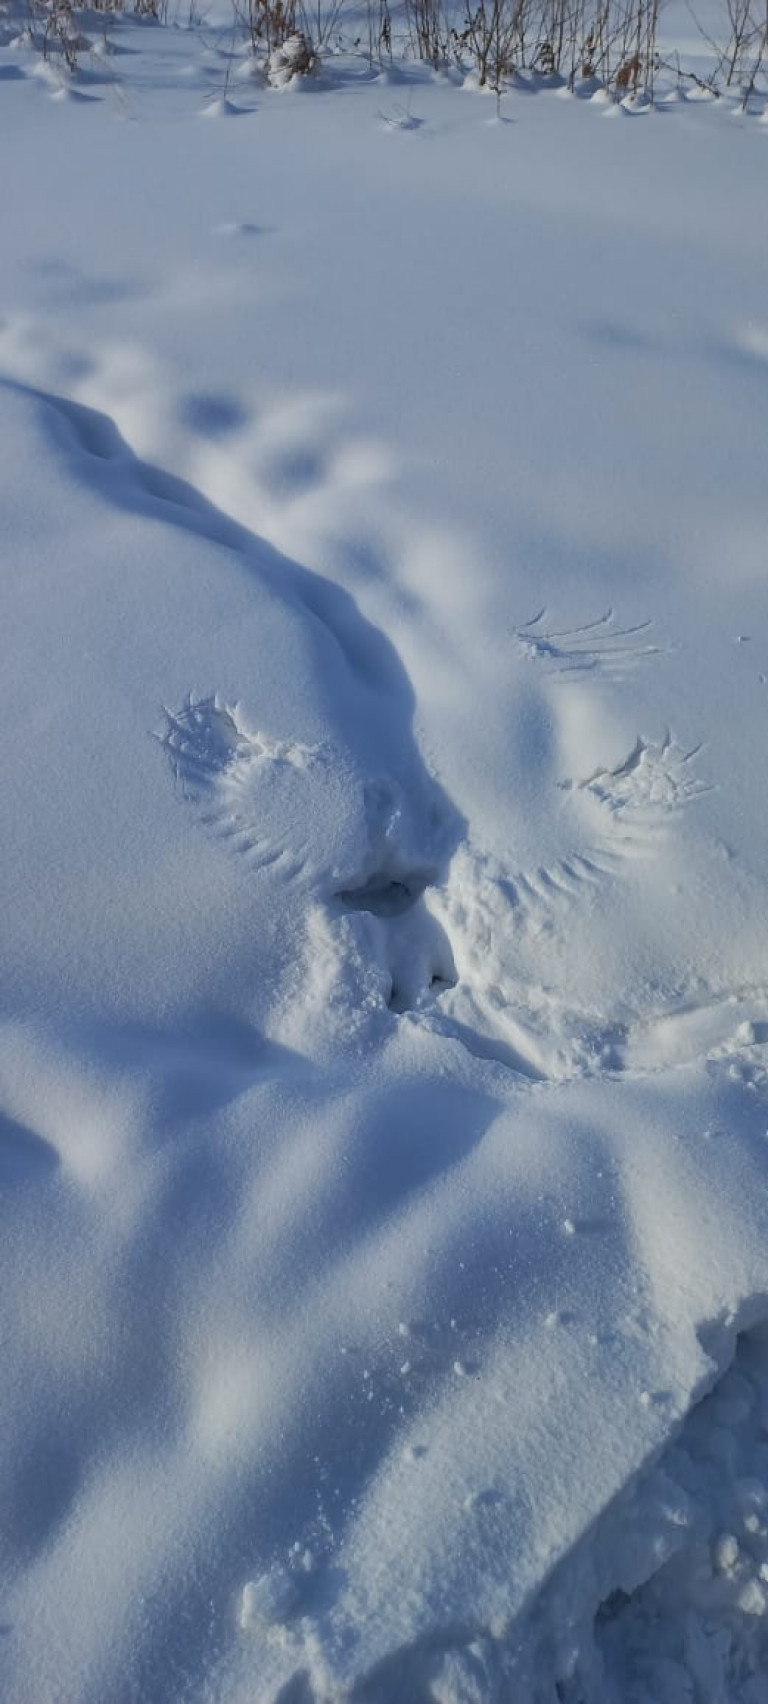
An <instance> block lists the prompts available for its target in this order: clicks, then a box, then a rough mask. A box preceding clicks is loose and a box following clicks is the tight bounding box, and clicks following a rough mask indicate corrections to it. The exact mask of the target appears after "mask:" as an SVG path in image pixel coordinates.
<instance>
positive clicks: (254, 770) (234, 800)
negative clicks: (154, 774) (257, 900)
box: [158, 693, 318, 875]
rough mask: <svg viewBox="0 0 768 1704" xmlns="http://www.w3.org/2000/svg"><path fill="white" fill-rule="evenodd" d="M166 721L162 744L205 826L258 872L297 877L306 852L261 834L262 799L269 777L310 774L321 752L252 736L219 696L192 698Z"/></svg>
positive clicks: (167, 715)
mask: <svg viewBox="0 0 768 1704" xmlns="http://www.w3.org/2000/svg"><path fill="white" fill-rule="evenodd" d="M165 718H166V727H165V732H164V733H162V734H161V735H159V736H158V737H159V739H160V743H161V745H162V746H163V749H164V751H165V753H166V755H167V757H168V759H169V761H170V763H171V767H172V769H173V773H174V776H175V778H176V781H177V782H178V783H179V785H180V787H181V789H182V792H183V794H184V797H185V798H187V799H189V800H191V801H193V802H194V803H196V804H200V805H202V806H203V811H204V815H203V821H204V822H206V823H207V824H209V825H210V826H211V827H213V828H214V829H215V830H217V831H218V833H219V834H221V835H222V836H224V837H227V838H230V839H232V841H233V842H234V843H235V845H236V847H237V849H238V850H239V851H240V852H242V853H243V854H245V855H246V856H248V857H249V858H250V859H251V861H252V862H253V863H255V864H256V865H257V867H259V868H262V869H263V868H266V866H267V865H270V864H279V865H280V866H281V868H282V870H283V872H284V873H285V874H288V875H298V874H299V872H300V871H301V869H303V867H304V864H305V862H306V857H307V846H306V844H302V845H301V846H299V847H290V848H289V847H286V846H280V845H277V846H276V845H274V844H273V843H272V842H271V841H270V839H269V837H267V836H264V835H263V834H262V833H260V832H259V826H258V819H259V793H260V791H261V789H262V788H263V786H264V784H265V780H266V777H267V774H268V773H269V772H270V771H272V772H274V770H275V768H278V769H279V768H281V767H282V768H284V769H287V770H289V771H293V772H294V773H295V772H296V771H302V770H307V769H308V768H309V767H310V766H311V765H312V764H313V763H314V762H315V761H316V760H317V757H318V752H317V749H313V748H311V747H309V746H302V745H298V744H297V743H295V742H292V741H289V740H270V739H268V738H267V737H266V736H265V735H263V734H256V733H252V732H250V731H249V730H247V729H246V728H245V726H244V724H243V723H242V722H241V720H239V717H238V708H237V706H236V705H228V704H225V703H224V701H223V700H222V699H221V698H220V697H219V696H218V694H214V695H213V696H211V697H209V698H195V697H194V696H193V694H192V693H190V695H189V697H188V699H187V701H186V704H184V705H183V707H182V709H181V710H180V711H178V712H176V713H174V712H172V711H170V710H166V711H165Z"/></svg>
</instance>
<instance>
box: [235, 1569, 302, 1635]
mask: <svg viewBox="0 0 768 1704" xmlns="http://www.w3.org/2000/svg"><path fill="white" fill-rule="evenodd" d="M297 1598H298V1587H297V1584H296V1580H295V1578H294V1576H293V1575H292V1574H290V1573H289V1572H288V1570H287V1568H283V1567H281V1566H280V1565H279V1564H277V1563H276V1564H275V1566H274V1567H273V1568H270V1569H269V1570H268V1572H267V1573H266V1574H261V1575H260V1576H259V1578H258V1579H256V1580H249V1581H248V1583H247V1585H245V1586H243V1590H242V1593H241V1596H240V1610H239V1615H238V1620H239V1622H240V1626H241V1627H242V1628H259V1627H272V1626H279V1625H280V1624H281V1623H282V1622H283V1621H285V1620H286V1618H287V1617H288V1616H289V1615H290V1613H291V1610H292V1609H293V1608H294V1607H295V1605H296V1601H297Z"/></svg>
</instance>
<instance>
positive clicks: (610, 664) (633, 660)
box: [515, 608, 668, 680]
mask: <svg viewBox="0 0 768 1704" xmlns="http://www.w3.org/2000/svg"><path fill="white" fill-rule="evenodd" d="M546 616H547V611H546V608H544V609H540V610H539V612H538V615H534V616H533V617H532V618H531V620H530V621H526V622H523V625H522V626H521V627H518V628H516V629H515V637H516V638H517V639H518V641H519V643H520V645H521V646H522V649H523V652H524V654H525V656H527V657H529V658H530V659H531V661H532V662H538V663H543V664H545V666H546V667H547V670H548V672H549V673H550V674H553V675H557V676H562V677H565V678H567V677H568V676H569V675H583V674H601V675H603V676H604V677H606V678H607V679H609V680H622V679H623V678H624V676H625V675H627V674H629V673H630V671H631V670H632V669H635V668H637V667H638V666H639V665H640V664H641V663H644V662H647V661H648V659H649V658H650V657H657V656H660V655H661V654H662V653H663V652H664V651H665V650H667V649H668V647H667V646H664V645H659V644H657V643H655V642H654V641H653V640H652V639H650V638H649V637H648V634H649V632H650V629H651V627H652V625H653V623H652V622H651V621H640V622H638V623H637V624H636V625H635V626H634V627H617V626H616V618H615V615H614V612H613V610H612V609H606V610H604V611H603V614H602V615H599V616H598V617H597V619H596V620H595V621H588V622H586V623H585V625H584V626H583V627H572V628H562V629H560V630H559V631H555V630H554V629H553V628H551V627H549V626H548V625H547V624H546Z"/></svg>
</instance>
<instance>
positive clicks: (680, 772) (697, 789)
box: [562, 733, 712, 824]
mask: <svg viewBox="0 0 768 1704" xmlns="http://www.w3.org/2000/svg"><path fill="white" fill-rule="evenodd" d="M700 751H701V746H693V747H692V748H691V750H689V751H686V750H685V749H684V748H683V747H682V746H680V745H678V744H677V742H676V741H675V740H673V738H672V735H671V734H670V733H666V734H665V736H664V739H663V740H662V741H661V742H660V744H658V745H656V744H654V743H653V742H652V741H648V740H644V739H642V738H641V737H639V736H638V739H637V740H636V742H635V744H634V746H633V747H632V750H631V752H630V753H629V755H628V756H627V757H625V758H624V760H623V762H622V763H619V764H617V766H616V768H615V769H596V770H595V771H594V773H593V774H592V775H590V776H588V777H587V779H586V781H578V782H573V781H566V782H563V783H562V785H563V787H564V788H565V789H566V790H569V789H571V788H575V789H576V790H577V791H579V792H582V793H590V794H591V795H592V797H593V798H595V799H597V800H598V803H599V804H601V805H602V806H604V808H605V809H606V811H608V812H609V813H610V815H611V816H612V817H613V818H614V819H615V820H616V821H617V822H621V823H624V822H628V821H629V820H630V818H634V820H635V821H636V822H637V821H639V820H640V819H642V821H643V822H644V823H647V824H650V823H653V822H655V823H659V822H661V821H663V820H664V818H665V816H667V815H668V813H669V812H671V811H676V810H678V809H679V808H680V807H681V806H682V805H685V804H688V803H689V802H690V801H691V800H692V799H696V798H700V797H701V795H702V794H703V793H708V792H711V790H712V789H711V784H710V783H709V782H707V781H702V780H701V779H700V778H699V777H698V776H697V775H696V773H695V769H694V768H693V767H692V766H693V764H694V761H695V759H696V758H697V757H698V755H699V752H700Z"/></svg>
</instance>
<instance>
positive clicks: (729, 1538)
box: [712, 1532, 739, 1574]
mask: <svg viewBox="0 0 768 1704" xmlns="http://www.w3.org/2000/svg"><path fill="white" fill-rule="evenodd" d="M712 1559H713V1561H714V1564H715V1567H716V1568H717V1569H718V1570H719V1572H720V1573H721V1574H727V1573H729V1572H730V1570H731V1569H732V1568H735V1566H736V1563H737V1562H738V1560H739V1541H738V1539H737V1538H734V1535H733V1533H732V1532H724V1533H721V1534H720V1537H719V1538H718V1539H716V1540H715V1544H714V1548H713V1552H712Z"/></svg>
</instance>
